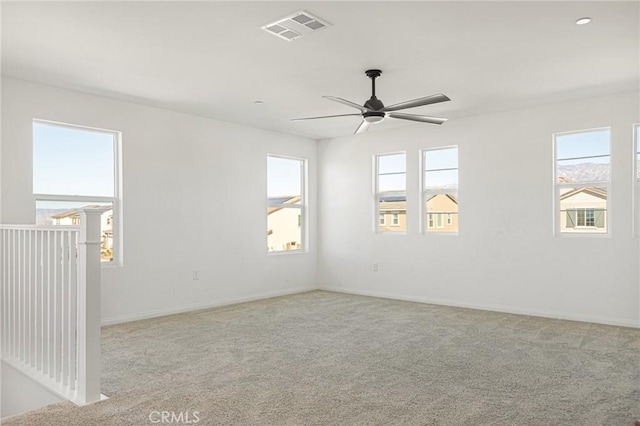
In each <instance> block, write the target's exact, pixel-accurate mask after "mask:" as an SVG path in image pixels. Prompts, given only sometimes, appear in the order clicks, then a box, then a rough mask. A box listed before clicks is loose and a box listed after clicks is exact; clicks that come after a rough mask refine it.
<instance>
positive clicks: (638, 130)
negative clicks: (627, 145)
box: [631, 123, 640, 237]
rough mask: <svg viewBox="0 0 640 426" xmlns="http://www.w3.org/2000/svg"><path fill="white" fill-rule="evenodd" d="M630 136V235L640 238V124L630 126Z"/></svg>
mask: <svg viewBox="0 0 640 426" xmlns="http://www.w3.org/2000/svg"><path fill="white" fill-rule="evenodd" d="M631 129H632V132H633V133H632V134H631V139H632V140H633V143H632V145H633V146H632V148H633V155H632V156H631V157H632V160H633V166H632V170H633V186H632V187H633V193H632V195H631V196H632V197H633V209H634V211H633V221H632V227H633V230H632V235H633V236H635V237H638V236H640V176H638V173H640V167H638V161H640V160H639V158H640V155H639V154H640V123H635V124H633V125H632V126H631Z"/></svg>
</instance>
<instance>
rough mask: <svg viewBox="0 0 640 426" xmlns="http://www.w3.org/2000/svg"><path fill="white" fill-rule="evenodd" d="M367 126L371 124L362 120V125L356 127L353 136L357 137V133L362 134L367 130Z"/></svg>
mask: <svg viewBox="0 0 640 426" xmlns="http://www.w3.org/2000/svg"><path fill="white" fill-rule="evenodd" d="M369 126H371V123H369V122H368V121H365V120H362V123H360V125H359V126H358V128H357V129H356V131H355V132H353V134H354V135H357V134H358V133H364V132H366V131H367V130H368V129H369Z"/></svg>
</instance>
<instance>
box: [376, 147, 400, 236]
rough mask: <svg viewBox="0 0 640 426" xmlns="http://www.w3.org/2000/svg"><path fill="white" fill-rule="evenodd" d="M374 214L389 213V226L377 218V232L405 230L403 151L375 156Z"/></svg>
mask: <svg viewBox="0 0 640 426" xmlns="http://www.w3.org/2000/svg"><path fill="white" fill-rule="evenodd" d="M375 162H376V164H375V193H376V195H375V209H376V213H375V214H376V216H375V217H378V216H380V215H385V214H391V226H387V225H386V223H382V221H380V220H378V223H377V227H376V231H377V232H405V231H406V223H407V221H406V216H407V160H406V154H405V153H404V152H402V153H397V154H383V155H376V157H375Z"/></svg>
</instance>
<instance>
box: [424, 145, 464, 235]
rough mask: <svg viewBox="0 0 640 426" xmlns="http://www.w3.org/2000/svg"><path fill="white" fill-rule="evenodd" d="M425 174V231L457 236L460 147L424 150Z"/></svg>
mask: <svg viewBox="0 0 640 426" xmlns="http://www.w3.org/2000/svg"><path fill="white" fill-rule="evenodd" d="M422 170H423V173H422V206H423V209H424V210H423V213H422V214H423V216H422V217H423V221H424V223H425V224H426V227H425V229H424V231H426V232H439V233H447V232H449V233H456V232H458V147H448V148H437V149H428V150H423V151H422ZM425 217H426V221H425V220H424V218H425ZM423 226H424V225H423Z"/></svg>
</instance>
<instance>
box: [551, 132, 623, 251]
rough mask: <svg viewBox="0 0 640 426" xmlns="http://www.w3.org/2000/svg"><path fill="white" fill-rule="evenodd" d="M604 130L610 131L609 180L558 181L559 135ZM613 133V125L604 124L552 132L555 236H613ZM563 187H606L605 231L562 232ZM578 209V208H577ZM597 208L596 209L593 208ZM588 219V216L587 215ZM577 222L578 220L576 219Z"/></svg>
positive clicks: (586, 227) (585, 227)
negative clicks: (561, 202) (561, 204)
mask: <svg viewBox="0 0 640 426" xmlns="http://www.w3.org/2000/svg"><path fill="white" fill-rule="evenodd" d="M603 130H607V131H608V132H609V155H608V157H609V180H607V181H599V182H594V181H590V182H568V183H558V161H559V160H558V137H559V136H568V135H576V134H581V133H592V132H598V131H603ZM612 135H613V131H612V128H611V126H604V127H594V128H589V129H581V130H570V131H564V132H555V133H553V134H552V141H553V143H552V150H553V151H552V157H553V162H552V167H553V173H552V176H553V181H552V183H553V203H552V204H553V234H554V236H555V237H560V238H608V237H611V220H610V217H611V206H612V203H611V182H612V181H613V149H612V148H613V147H612V143H611V141H612ZM586 157H589V156H585V157H575V158H576V159H579V158H586ZM563 188H574V189H580V188H605V189H606V191H607V200H606V201H607V203H606V209H605V222H604V223H605V229H606V231H605V232H562V230H561V224H562V218H561V211H560V195H561V191H562V189H563ZM586 209H587V208H584V209H583V210H586ZM576 210H578V209H576ZM592 210H595V209H592ZM585 219H586V216H585ZM576 222H577V220H576ZM574 228H579V229H593V228H596V227H595V226H577V225H576V226H574Z"/></svg>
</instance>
